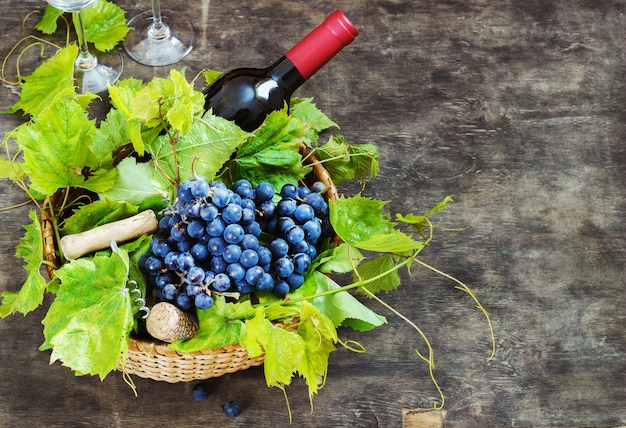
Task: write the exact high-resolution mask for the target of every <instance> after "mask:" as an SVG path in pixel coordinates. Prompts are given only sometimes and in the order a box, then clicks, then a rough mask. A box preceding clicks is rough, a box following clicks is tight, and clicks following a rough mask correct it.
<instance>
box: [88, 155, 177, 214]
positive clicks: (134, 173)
mask: <svg viewBox="0 0 626 428" xmlns="http://www.w3.org/2000/svg"><path fill="white" fill-rule="evenodd" d="M117 170H118V173H117V180H116V181H115V185H114V186H113V187H112V188H111V189H110V190H107V191H106V192H102V193H100V197H102V198H110V199H113V200H116V201H120V202H122V201H126V202H130V203H131V204H135V205H141V203H142V202H144V201H146V200H148V199H150V198H152V197H155V196H158V197H159V198H160V199H162V198H163V197H165V196H166V195H167V191H166V189H163V188H157V186H159V183H158V182H156V180H153V178H154V167H153V166H152V165H151V164H149V163H142V162H137V160H136V159H135V158H133V157H128V158H126V159H124V160H123V161H121V162H120V163H119V164H118V165H117Z"/></svg>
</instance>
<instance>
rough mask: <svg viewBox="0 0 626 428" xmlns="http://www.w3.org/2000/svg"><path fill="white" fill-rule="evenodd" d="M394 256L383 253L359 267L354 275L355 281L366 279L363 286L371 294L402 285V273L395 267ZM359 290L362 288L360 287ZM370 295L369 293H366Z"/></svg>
mask: <svg viewBox="0 0 626 428" xmlns="http://www.w3.org/2000/svg"><path fill="white" fill-rule="evenodd" d="M394 266H395V264H394V261H393V257H392V256H391V255H390V254H382V255H380V256H378V257H376V258H375V259H373V260H369V261H367V262H364V263H362V264H360V265H359V266H358V267H357V271H356V273H355V274H354V275H353V278H354V280H355V281H366V282H367V283H366V284H365V285H363V286H362V287H363V288H365V289H366V290H368V291H369V292H370V293H371V294H376V293H378V292H379V291H391V290H394V289H395V288H397V287H398V286H399V285H400V275H398V271H397V270H395V269H394ZM357 290H361V288H358V289H357ZM366 295H367V296H370V294H369V293H366Z"/></svg>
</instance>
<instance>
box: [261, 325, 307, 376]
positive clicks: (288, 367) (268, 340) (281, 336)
mask: <svg viewBox="0 0 626 428" xmlns="http://www.w3.org/2000/svg"><path fill="white" fill-rule="evenodd" d="M264 339H265V340H263V341H262V342H261V345H262V346H263V349H264V350H265V360H264V361H263V373H264V374H265V383H266V384H267V386H277V387H279V388H282V387H284V386H285V385H289V384H290V383H291V378H292V377H293V374H294V372H295V371H296V369H297V367H298V365H299V364H300V360H301V359H302V358H303V356H304V353H305V347H306V345H305V342H304V340H303V339H302V337H301V336H300V335H299V334H298V333H296V332H294V331H288V330H285V329H283V328H280V327H272V328H270V329H269V331H268V332H267V335H266V336H265V337H264Z"/></svg>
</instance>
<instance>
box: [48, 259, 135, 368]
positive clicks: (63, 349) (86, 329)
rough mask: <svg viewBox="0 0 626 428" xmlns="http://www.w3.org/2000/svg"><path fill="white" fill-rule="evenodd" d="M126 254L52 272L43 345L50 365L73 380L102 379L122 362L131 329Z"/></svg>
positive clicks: (73, 263)
mask: <svg viewBox="0 0 626 428" xmlns="http://www.w3.org/2000/svg"><path fill="white" fill-rule="evenodd" d="M128 273H129V259H128V253H126V251H124V250H122V249H118V251H115V252H113V253H112V254H111V256H110V257H104V256H96V257H94V258H93V259H91V260H89V259H78V260H73V261H71V262H70V263H67V264H65V265H63V267H61V268H60V269H59V270H57V271H56V275H57V277H58V278H59V279H60V280H61V286H60V287H59V290H58V293H57V296H56V299H55V300H54V302H52V304H51V305H50V309H49V310H48V313H47V314H46V317H45V318H44V320H43V321H42V324H43V325H44V337H45V342H44V343H43V344H42V345H41V347H40V350H46V349H52V354H51V356H50V363H53V362H54V361H56V360H60V361H62V362H63V365H65V366H68V367H70V368H71V369H72V370H74V371H75V372H76V374H77V375H79V376H82V375H85V374H90V375H98V376H99V377H100V379H104V377H106V375H107V374H108V373H109V372H111V371H113V370H115V369H116V368H117V366H118V362H119V359H120V355H122V356H123V357H122V358H125V354H126V352H127V350H128V337H129V335H130V333H131V331H132V328H133V324H134V321H133V313H132V302H131V298H130V292H129V290H128V288H126V282H127V280H128Z"/></svg>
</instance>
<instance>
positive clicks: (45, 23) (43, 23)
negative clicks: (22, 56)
mask: <svg viewBox="0 0 626 428" xmlns="http://www.w3.org/2000/svg"><path fill="white" fill-rule="evenodd" d="M62 14H63V11H61V10H59V9H57V8H56V7H54V6H52V5H51V4H47V5H46V9H45V10H44V13H43V16H42V17H41V20H40V21H39V22H38V23H37V24H35V28H36V29H37V30H39V31H41V32H42V33H44V34H52V33H54V32H55V31H56V30H57V20H58V19H59V16H61V15H62Z"/></svg>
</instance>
